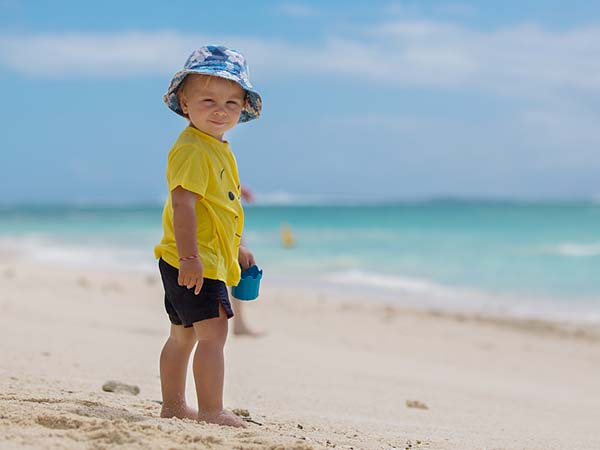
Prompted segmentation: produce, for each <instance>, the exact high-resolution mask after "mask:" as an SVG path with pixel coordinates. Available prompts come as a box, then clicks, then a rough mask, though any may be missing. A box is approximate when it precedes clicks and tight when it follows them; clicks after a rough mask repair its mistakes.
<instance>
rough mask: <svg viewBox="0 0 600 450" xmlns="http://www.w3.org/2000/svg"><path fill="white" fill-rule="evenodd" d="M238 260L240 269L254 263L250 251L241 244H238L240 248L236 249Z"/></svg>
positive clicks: (244, 268)
mask: <svg viewBox="0 0 600 450" xmlns="http://www.w3.org/2000/svg"><path fill="white" fill-rule="evenodd" d="M238 261H239V263H240V266H242V270H246V269H247V268H249V267H252V266H253V265H254V264H256V262H255V261H254V255H253V254H252V252H251V251H250V250H248V249H247V248H246V247H244V246H243V245H240V249H239V250H238Z"/></svg>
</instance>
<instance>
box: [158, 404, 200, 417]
mask: <svg viewBox="0 0 600 450" xmlns="http://www.w3.org/2000/svg"><path fill="white" fill-rule="evenodd" d="M160 417H162V418H164V419H170V418H171V417H176V418H178V419H192V420H198V411H196V410H195V409H194V408H190V407H189V406H187V405H183V406H178V407H172V408H167V407H165V406H164V405H163V407H162V409H161V410H160Z"/></svg>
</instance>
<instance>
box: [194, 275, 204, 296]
mask: <svg viewBox="0 0 600 450" xmlns="http://www.w3.org/2000/svg"><path fill="white" fill-rule="evenodd" d="M202 284H204V279H203V278H198V280H197V281H196V289H195V290H194V294H196V295H198V294H199V293H200V291H201V290H202Z"/></svg>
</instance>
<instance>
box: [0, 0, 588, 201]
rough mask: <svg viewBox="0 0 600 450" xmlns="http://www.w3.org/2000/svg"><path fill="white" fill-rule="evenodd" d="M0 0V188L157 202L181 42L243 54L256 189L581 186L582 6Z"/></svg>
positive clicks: (279, 196)
mask: <svg viewBox="0 0 600 450" xmlns="http://www.w3.org/2000/svg"><path fill="white" fill-rule="evenodd" d="M166 4H167V2H147V1H146V2H141V1H129V2H122V1H121V2H116V1H111V0H107V1H103V2H89V3H88V2H81V1H78V2H75V1H72V2H71V1H53V2H47V1H44V2H42V1H24V0H0V80H1V81H2V82H3V86H4V89H3V90H2V91H3V95H2V97H3V100H4V101H3V102H2V105H1V106H0V120H1V121H2V133H1V134H0V151H1V155H2V164H1V166H0V167H1V168H0V170H1V171H2V173H1V175H2V181H1V183H2V186H3V192H4V198H3V199H2V200H0V203H3V204H14V203H38V204H39V203H64V202H73V203H79V204H81V203H132V202H160V201H161V200H162V199H163V198H164V196H165V195H166V192H165V181H164V168H165V161H166V155H167V152H168V150H169V147H170V145H171V143H172V142H173V140H174V139H175V138H176V136H177V134H178V132H179V131H180V130H181V129H182V128H183V127H184V126H185V122H184V121H183V119H181V118H179V117H177V116H176V115H175V114H173V113H171V112H170V111H169V110H168V109H167V108H166V106H164V104H163V103H162V100H161V96H162V94H163V92H164V91H165V90H166V88H167V86H168V83H169V80H170V77H171V75H172V74H173V73H174V72H176V71H177V70H178V69H179V68H180V67H181V65H182V64H183V62H184V60H185V58H186V57H187V55H188V54H189V53H190V52H191V51H192V50H193V49H194V48H196V47H198V46H200V45H203V44H209V43H220V44H224V45H228V46H231V47H234V48H237V49H238V50H240V51H242V52H243V53H244V54H245V55H246V56H247V58H248V61H249V64H250V70H251V78H252V81H253V83H254V84H255V86H256V87H257V88H258V89H259V90H260V91H261V94H262V96H263V102H264V106H263V116H262V117H261V119H259V120H258V121H254V122H250V123H248V124H241V125H239V126H238V127H236V129H234V130H233V131H232V132H231V133H230V134H229V136H228V138H229V140H230V142H231V145H232V148H233V150H234V152H235V153H236V155H237V158H238V164H239V166H240V175H241V177H242V181H243V182H244V183H246V184H248V185H249V186H251V187H252V188H253V189H254V190H255V191H256V192H257V194H258V197H259V199H262V200H264V201H272V200H282V201H284V200H289V199H292V200H307V201H311V200H314V199H322V198H339V199H363V200H369V199H415V198H430V197H438V196H443V197H493V198H497V197H503V198H523V199H552V198H561V199H563V198H590V197H593V198H597V197H598V196H599V195H600V177H598V173H600V152H598V149H599V148H600V133H598V132H597V129H598V124H599V123H600V3H599V2H590V1H570V2H564V1H558V0H545V1H541V0H540V1H527V0H525V1H504V2H484V1H451V2H444V1H424V0H423V1H399V2H391V1H382V2H378V1H370V2H347V1H331V2H316V1H313V2H283V1H282V2H278V1H265V2H232V1H230V2H224V3H223V6H220V3H219V2H199V1H177V0H175V1H172V2H168V5H169V6H166Z"/></svg>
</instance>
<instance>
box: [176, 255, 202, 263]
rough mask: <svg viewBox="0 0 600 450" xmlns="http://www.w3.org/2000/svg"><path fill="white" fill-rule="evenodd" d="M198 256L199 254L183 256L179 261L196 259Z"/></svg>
mask: <svg viewBox="0 0 600 450" xmlns="http://www.w3.org/2000/svg"><path fill="white" fill-rule="evenodd" d="M196 258H198V255H197V254H196V255H191V256H182V257H181V258H179V262H181V261H191V260H192V259H196Z"/></svg>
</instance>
